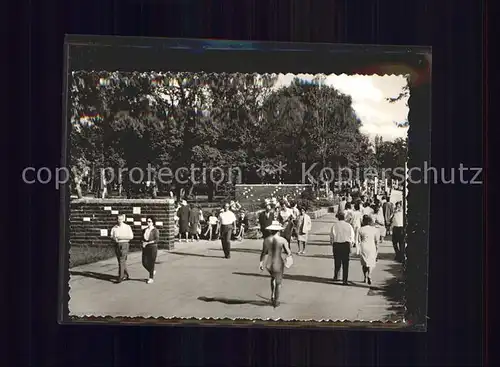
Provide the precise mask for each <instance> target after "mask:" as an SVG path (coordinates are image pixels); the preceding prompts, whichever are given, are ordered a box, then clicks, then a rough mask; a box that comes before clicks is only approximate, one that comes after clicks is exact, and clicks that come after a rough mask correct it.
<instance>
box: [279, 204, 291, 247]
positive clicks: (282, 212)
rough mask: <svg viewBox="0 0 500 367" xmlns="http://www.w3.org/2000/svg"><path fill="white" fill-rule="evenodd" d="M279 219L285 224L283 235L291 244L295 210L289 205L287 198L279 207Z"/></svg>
mask: <svg viewBox="0 0 500 367" xmlns="http://www.w3.org/2000/svg"><path fill="white" fill-rule="evenodd" d="M278 221H279V222H280V224H281V225H282V226H283V230H282V231H281V236H282V237H283V238H284V239H285V240H287V241H288V243H289V244H290V242H291V241H292V228H293V211H292V209H290V208H289V207H288V205H287V202H286V201H285V200H282V201H281V202H280V205H279V209H278Z"/></svg>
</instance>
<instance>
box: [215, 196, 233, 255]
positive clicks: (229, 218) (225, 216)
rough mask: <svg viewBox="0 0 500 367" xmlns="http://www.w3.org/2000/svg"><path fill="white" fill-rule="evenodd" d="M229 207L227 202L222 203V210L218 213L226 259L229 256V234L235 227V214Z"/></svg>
mask: <svg viewBox="0 0 500 367" xmlns="http://www.w3.org/2000/svg"><path fill="white" fill-rule="evenodd" d="M229 208H230V206H229V203H226V204H224V211H223V212H222V213H220V215H219V223H220V228H221V229H220V233H221V242H222V250H223V251H224V257H225V258H226V259H230V258H231V235H232V234H233V232H234V231H235V229H236V227H235V222H236V216H235V215H234V213H233V212H232V211H231V210H229Z"/></svg>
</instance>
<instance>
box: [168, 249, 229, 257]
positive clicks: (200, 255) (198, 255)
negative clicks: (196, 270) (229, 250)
mask: <svg viewBox="0 0 500 367" xmlns="http://www.w3.org/2000/svg"><path fill="white" fill-rule="evenodd" d="M218 250H219V251H220V249H218ZM170 253H171V254H172V255H180V256H195V257H211V258H214V259H223V258H224V256H222V255H220V256H215V255H203V254H193V253H189V252H177V251H175V252H174V251H172V252H170Z"/></svg>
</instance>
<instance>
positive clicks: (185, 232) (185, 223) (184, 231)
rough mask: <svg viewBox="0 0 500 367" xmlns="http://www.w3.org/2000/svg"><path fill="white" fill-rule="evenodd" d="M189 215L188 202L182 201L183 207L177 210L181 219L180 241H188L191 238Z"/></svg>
mask: <svg viewBox="0 0 500 367" xmlns="http://www.w3.org/2000/svg"><path fill="white" fill-rule="evenodd" d="M189 213H190V209H189V206H188V204H187V201H186V200H182V201H181V207H180V208H179V209H178V210H177V216H178V217H179V240H180V241H182V238H183V237H184V239H185V240H186V242H187V241H188V238H189V237H188V236H189Z"/></svg>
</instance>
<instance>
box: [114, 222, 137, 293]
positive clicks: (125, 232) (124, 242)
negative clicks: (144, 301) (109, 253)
mask: <svg viewBox="0 0 500 367" xmlns="http://www.w3.org/2000/svg"><path fill="white" fill-rule="evenodd" d="M117 220H118V224H117V225H115V226H114V227H113V228H112V229H111V238H112V239H113V241H115V254H116V259H117V260H118V279H117V281H116V283H121V282H122V281H124V280H128V279H130V276H129V273H128V270H127V256H128V250H129V246H130V240H132V239H133V238H134V233H133V232H132V228H131V227H130V226H129V225H128V224H127V223H125V214H120V215H118V218H117Z"/></svg>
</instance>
